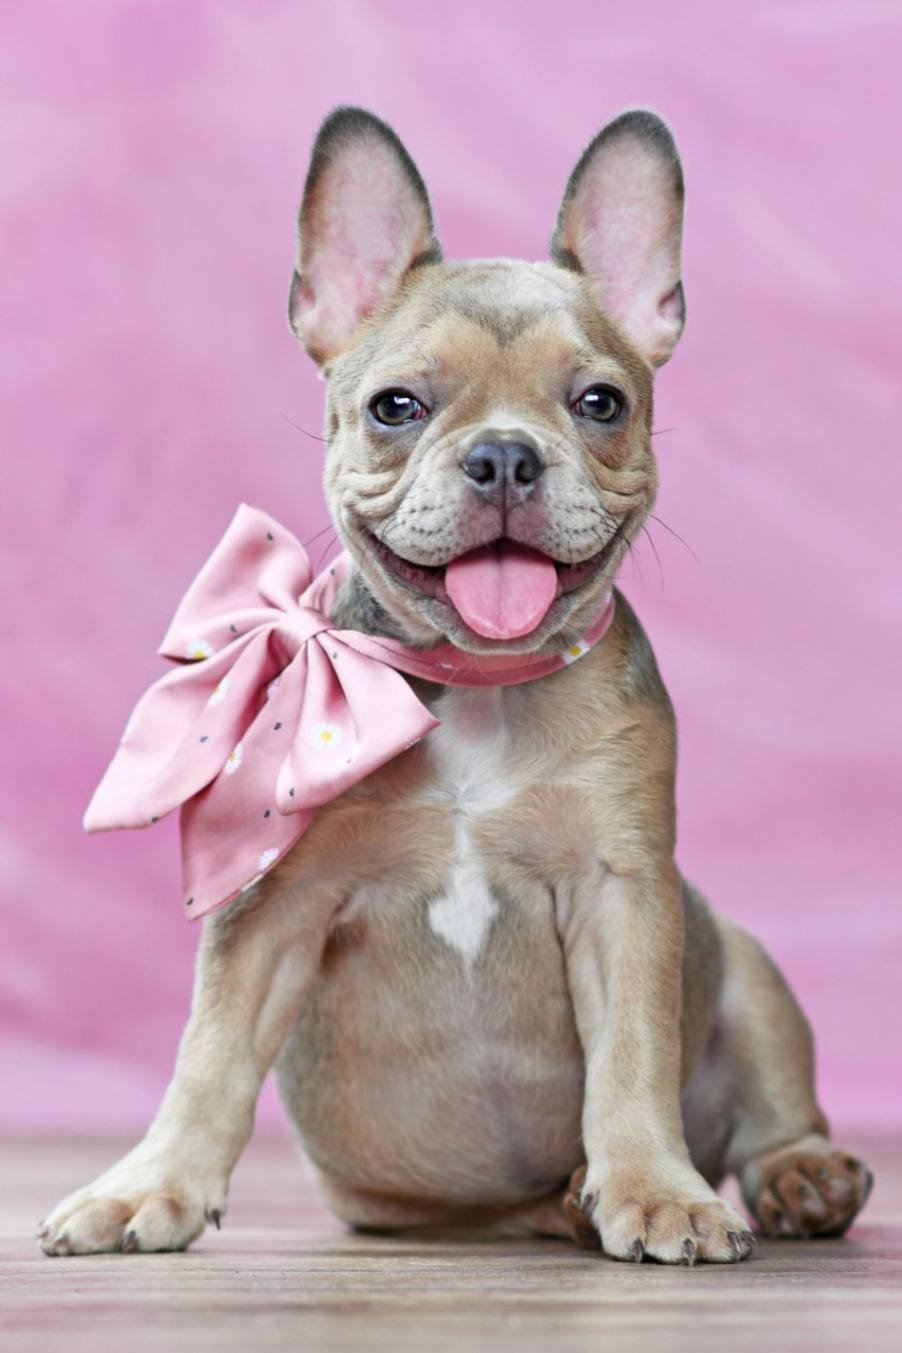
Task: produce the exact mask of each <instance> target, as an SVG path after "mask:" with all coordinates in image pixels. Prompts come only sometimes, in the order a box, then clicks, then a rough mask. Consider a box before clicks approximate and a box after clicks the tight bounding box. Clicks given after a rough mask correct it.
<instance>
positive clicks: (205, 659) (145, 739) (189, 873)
mask: <svg viewBox="0 0 902 1353" xmlns="http://www.w3.org/2000/svg"><path fill="white" fill-rule="evenodd" d="M349 567H350V559H349V557H348V556H347V555H345V554H343V555H341V556H340V557H339V558H338V559H337V560H335V562H334V563H333V564H332V565H331V566H330V567H329V568H328V569H327V570H325V571H324V572H323V573H321V574H320V575H319V577H317V578H314V575H313V567H312V565H311V563H310V557H309V555H308V554H307V551H306V550H305V549H304V547H303V545H301V544H300V542H299V541H298V540H296V539H295V537H294V536H293V535H292V534H291V532H290V531H287V530H286V529H285V527H284V526H280V525H279V524H278V522H276V521H274V520H273V519H272V517H268V516H267V515H266V513H265V512H260V511H258V510H257V509H255V508H252V507H247V506H246V505H245V504H242V506H241V507H240V508H239V509H238V511H237V512H236V514H235V517H234V520H233V521H232V524H231V525H230V526H229V528H228V530H227V531H226V533H225V535H224V536H223V538H222V540H221V541H220V543H219V545H218V546H217V547H216V549H215V550H214V552H213V554H212V555H211V556H210V558H209V559H208V560H207V563H206V564H205V565H204V567H203V568H202V569H201V571H200V573H199V574H198V576H197V578H196V579H195V580H194V582H193V583H192V584H191V586H190V587H189V589H188V591H187V593H186V594H185V597H184V599H183V600H182V602H181V605H180V606H179V608H178V611H177V612H176V615H175V618H174V620H173V622H172V624H171V625H170V627H169V630H168V632H167V634H166V637H165V639H164V640H163V643H162V645H161V647H160V652H161V653H162V654H163V655H164V656H165V657H167V658H172V659H174V660H176V661H178V662H180V663H181V664H182V665H181V666H180V667H178V668H177V669H176V670H175V671H173V672H169V673H168V674H167V675H166V676H164V677H162V678H161V679H160V680H159V681H158V682H157V683H156V684H155V685H154V686H152V687H151V688H150V690H149V691H147V692H146V694H145V695H143V696H142V697H141V699H140V700H139V702H138V704H137V706H136V707H135V710H134V713H133V714H132V716H131V718H130V719H129V721H128V724H127V725H126V729H125V732H124V733H123V735H122V739H121V741H120V743H119V749H118V751H117V752H116V755H115V756H114V758H113V760H112V762H111V764H110V767H109V769H108V770H107V772H106V775H105V776H104V777H103V780H102V781H101V783H100V785H99V786H98V787H97V790H96V791H95V793H94V797H93V798H92V800H91V803H90V805H89V806H88V811H87V812H86V814H85V819H84V825H85V829H86V830H87V831H89V832H95V831H109V830H111V829H114V828H117V827H149V826H150V825H151V824H152V823H155V822H158V821H159V820H160V818H162V817H165V816H166V815H167V814H168V813H171V812H172V810H173V809H174V808H177V807H181V808H182V813H181V835H182V896H183V900H184V907H185V913H186V915H187V916H188V917H189V918H191V919H196V918H197V917H199V916H203V915H204V914H205V913H207V912H209V911H212V910H213V909H214V908H215V907H219V906H221V905H222V904H223V903H225V902H228V901H229V900H230V899H231V898H233V897H234V896H235V895H236V894H237V893H239V892H241V891H243V889H245V888H246V887H250V886H251V885H252V884H253V883H256V882H257V880H258V879H260V878H262V877H263V876H264V874H267V873H268V872H269V871H270V869H272V868H274V866H275V865H276V864H277V863H278V862H279V860H281V858H282V856H283V855H285V854H286V852H287V851H289V850H290V849H291V847H292V846H293V845H294V844H295V842H296V841H298V840H299V839H300V837H301V836H303V834H304V832H305V831H306V829H307V827H308V826H309V824H310V822H311V820H312V818H313V814H314V811H315V810H316V809H317V808H320V807H322V805H323V804H325V803H329V802H330V800H332V799H335V798H337V797H338V796H339V795H340V794H342V793H344V791H345V790H346V789H349V788H350V787H351V786H352V785H355V784H357V783H358V781H360V780H362V779H364V778H365V777H366V776H367V775H370V774H371V773H372V772H373V771H374V770H377V769H378V768H379V767H380V766H382V765H384V764H385V762H386V761H390V760H391V759H392V757H395V756H397V755H398V753H399V752H402V751H404V750H405V749H406V748H408V747H412V746H413V744H414V743H415V742H419V740H420V738H421V737H423V735H424V734H426V733H428V732H430V730H431V729H433V728H435V727H436V726H437V724H438V722H439V720H438V719H437V718H435V716H434V715H433V714H431V713H430V711H429V710H428V709H427V708H426V707H425V705H423V704H422V702H421V701H420V700H419V699H418V698H417V697H416V696H415V695H414V693H413V691H412V690H411V688H410V686H409V684H408V683H407V682H406V681H405V680H404V678H403V677H402V676H399V675H398V674H399V673H400V672H407V673H408V674H409V675H411V676H418V677H423V678H425V679H426V680H428V681H435V682H439V683H440V684H442V685H446V686H512V685H517V684H519V683H522V682H524V681H535V680H536V679H537V678H538V677H543V676H548V675H549V674H550V673H551V672H556V671H560V669H561V668H562V667H565V666H568V665H569V664H570V663H573V662H575V661H576V660H577V659H578V658H581V657H582V656H583V654H585V653H587V652H588V651H589V649H590V648H591V647H592V646H593V644H596V643H597V642H598V640H599V639H601V638H602V637H603V636H604V635H605V634H606V633H607V630H608V628H609V626H610V624H611V621H612V620H613V617H614V600H613V597H612V595H611V593H610V592H609V591H608V592H606V593H605V594H604V596H603V598H602V599H601V601H600V603H599V608H598V614H597V616H596V617H595V619H594V620H593V622H592V624H591V626H590V627H589V629H588V630H587V631H586V633H585V634H584V635H583V637H582V638H581V639H580V640H578V641H577V642H575V643H573V644H571V645H569V646H568V647H566V648H562V649H561V651H560V652H559V653H553V654H536V655H529V654H523V655H519V656H518V655H514V654H511V655H497V656H494V655H481V654H472V653H466V652H463V651H462V650H461V649H458V648H455V647H454V646H453V645H451V644H447V643H444V644H438V645H436V646H435V647H434V648H430V649H425V650H418V649H414V648H410V647H409V646H408V645H406V644H403V643H400V642H398V641H397V640H395V639H387V638H382V637H378V638H377V637H372V636H369V635H365V634H360V633H358V632H357V631H355V630H345V629H337V628H336V627H335V626H334V625H333V624H332V623H331V622H330V620H329V616H330V613H331V611H332V607H333V604H334V602H335V598H336V594H337V592H338V588H339V586H340V584H341V583H342V581H343V580H344V578H345V577H346V575H347V573H348V569H349Z"/></svg>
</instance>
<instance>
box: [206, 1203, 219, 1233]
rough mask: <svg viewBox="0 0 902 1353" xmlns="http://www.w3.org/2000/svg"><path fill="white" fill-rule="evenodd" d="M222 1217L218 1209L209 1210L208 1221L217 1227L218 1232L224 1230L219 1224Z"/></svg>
mask: <svg viewBox="0 0 902 1353" xmlns="http://www.w3.org/2000/svg"><path fill="white" fill-rule="evenodd" d="M220 1217H221V1213H220V1211H219V1208H218V1207H210V1208H208V1209H207V1221H211V1222H212V1223H213V1225H214V1226H215V1227H216V1229H217V1231H221V1230H222V1227H221V1226H220V1224H219V1221H220Z"/></svg>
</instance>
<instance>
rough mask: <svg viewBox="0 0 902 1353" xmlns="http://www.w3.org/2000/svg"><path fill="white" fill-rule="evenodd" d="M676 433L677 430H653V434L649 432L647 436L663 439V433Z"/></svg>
mask: <svg viewBox="0 0 902 1353" xmlns="http://www.w3.org/2000/svg"><path fill="white" fill-rule="evenodd" d="M678 431H679V428H655V430H654V432H650V433H649V434H648V435H649V437H663V436H664V433H665V432H678Z"/></svg>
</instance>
